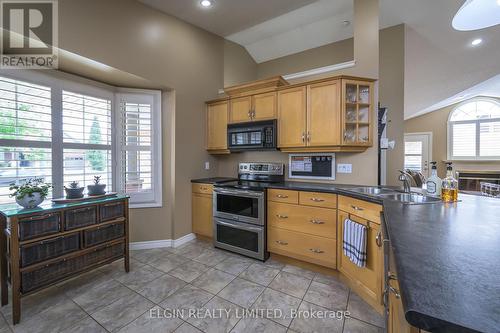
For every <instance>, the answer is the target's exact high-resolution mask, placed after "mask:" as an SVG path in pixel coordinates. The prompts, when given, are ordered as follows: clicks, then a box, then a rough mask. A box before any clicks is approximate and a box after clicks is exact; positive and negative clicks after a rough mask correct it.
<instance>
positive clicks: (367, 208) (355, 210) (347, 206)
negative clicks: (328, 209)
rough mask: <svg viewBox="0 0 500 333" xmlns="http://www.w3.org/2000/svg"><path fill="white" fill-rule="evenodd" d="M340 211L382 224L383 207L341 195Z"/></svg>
mask: <svg viewBox="0 0 500 333" xmlns="http://www.w3.org/2000/svg"><path fill="white" fill-rule="evenodd" d="M338 209H339V210H342V211H344V212H347V213H351V214H354V215H356V216H359V217H362V218H365V219H367V220H369V221H372V222H375V223H377V224H380V213H381V212H382V206H381V205H377V204H374V203H371V202H367V201H363V200H358V199H354V198H350V197H344V196H341V195H339V205H338Z"/></svg>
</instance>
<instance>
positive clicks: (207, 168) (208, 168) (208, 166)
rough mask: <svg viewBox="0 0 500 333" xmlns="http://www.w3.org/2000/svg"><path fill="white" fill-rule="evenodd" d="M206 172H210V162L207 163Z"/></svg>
mask: <svg viewBox="0 0 500 333" xmlns="http://www.w3.org/2000/svg"><path fill="white" fill-rule="evenodd" d="M205 170H210V162H205Z"/></svg>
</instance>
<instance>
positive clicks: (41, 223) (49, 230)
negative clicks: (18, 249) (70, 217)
mask: <svg viewBox="0 0 500 333" xmlns="http://www.w3.org/2000/svg"><path fill="white" fill-rule="evenodd" d="M18 223H19V239H20V240H27V239H31V238H36V237H41V236H45V235H50V234H53V233H57V232H59V231H60V230H61V215H60V214H59V213H48V214H43V215H33V216H30V217H26V218H21V219H19V222H18Z"/></svg>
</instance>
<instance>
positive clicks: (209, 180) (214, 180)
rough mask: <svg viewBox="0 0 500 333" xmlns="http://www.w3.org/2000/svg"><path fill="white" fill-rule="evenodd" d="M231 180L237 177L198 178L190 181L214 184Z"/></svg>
mask: <svg viewBox="0 0 500 333" xmlns="http://www.w3.org/2000/svg"><path fill="white" fill-rule="evenodd" d="M233 180H238V179H237V178H229V177H211V178H199V179H191V183H200V184H215V183H224V182H231V181H233Z"/></svg>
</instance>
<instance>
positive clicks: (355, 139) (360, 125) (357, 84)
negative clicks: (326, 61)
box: [341, 80, 374, 147]
mask: <svg viewBox="0 0 500 333" xmlns="http://www.w3.org/2000/svg"><path fill="white" fill-rule="evenodd" d="M373 100H374V99H373V83H371V82H366V81H361V80H342V103H341V104H342V145H344V146H360V147H363V146H364V147H370V146H372V144H373V107H374V105H373Z"/></svg>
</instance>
